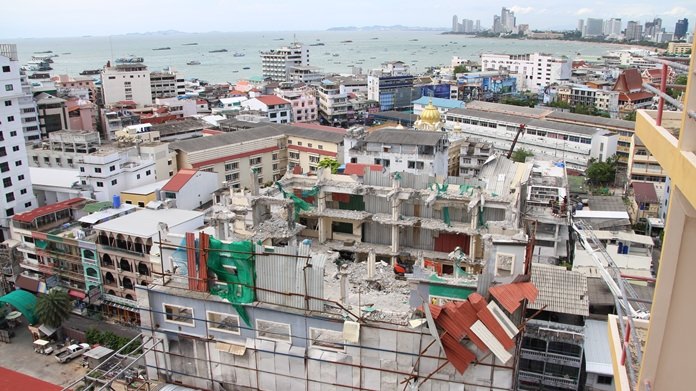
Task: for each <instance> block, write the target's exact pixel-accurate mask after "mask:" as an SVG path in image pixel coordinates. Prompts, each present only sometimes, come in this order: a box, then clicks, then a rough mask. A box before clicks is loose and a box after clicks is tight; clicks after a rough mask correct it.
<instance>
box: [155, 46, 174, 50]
mask: <svg viewBox="0 0 696 391" xmlns="http://www.w3.org/2000/svg"><path fill="white" fill-rule="evenodd" d="M152 50H171V48H170V47H169V46H165V47H162V48H154V49H152Z"/></svg>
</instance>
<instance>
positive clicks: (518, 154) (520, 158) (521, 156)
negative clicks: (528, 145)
mask: <svg viewBox="0 0 696 391" xmlns="http://www.w3.org/2000/svg"><path fill="white" fill-rule="evenodd" d="M531 156H534V154H533V153H532V151H528V150H526V149H524V148H520V149H518V150H516V151H514V152H513V153H512V156H510V158H511V159H512V160H513V161H515V162H518V163H524V162H525V160H527V158H528V157H531Z"/></svg>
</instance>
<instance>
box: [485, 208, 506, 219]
mask: <svg viewBox="0 0 696 391" xmlns="http://www.w3.org/2000/svg"><path fill="white" fill-rule="evenodd" d="M483 220H484V221H505V209H501V208H490V207H487V206H485V207H484V208H483Z"/></svg>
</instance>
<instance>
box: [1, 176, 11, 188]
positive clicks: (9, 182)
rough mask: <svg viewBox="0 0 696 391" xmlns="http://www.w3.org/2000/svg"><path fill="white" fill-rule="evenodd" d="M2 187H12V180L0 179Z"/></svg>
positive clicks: (8, 178)
mask: <svg viewBox="0 0 696 391" xmlns="http://www.w3.org/2000/svg"><path fill="white" fill-rule="evenodd" d="M2 185H3V187H5V188H8V187H10V186H12V178H10V177H7V178H2Z"/></svg>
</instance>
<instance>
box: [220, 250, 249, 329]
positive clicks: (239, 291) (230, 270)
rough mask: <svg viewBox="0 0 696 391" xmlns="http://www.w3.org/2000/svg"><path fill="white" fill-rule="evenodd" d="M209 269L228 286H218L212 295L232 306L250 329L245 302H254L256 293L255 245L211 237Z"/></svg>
mask: <svg viewBox="0 0 696 391" xmlns="http://www.w3.org/2000/svg"><path fill="white" fill-rule="evenodd" d="M210 250H211V251H210V253H209V254H208V270H211V271H212V272H214V273H215V275H216V276H217V278H218V279H219V280H221V281H224V282H225V283H226V285H227V286H226V287H222V286H220V285H215V286H212V287H211V288H210V293H212V294H214V295H217V296H220V297H222V298H223V299H226V300H228V301H229V302H230V303H232V306H233V307H234V309H235V310H236V311H237V313H238V314H239V317H240V318H242V320H243V321H244V323H246V324H247V326H251V324H250V319H249V315H248V314H247V312H246V309H245V308H244V306H242V305H240V304H242V303H253V302H254V300H256V294H255V293H254V281H255V279H256V276H255V275H254V251H253V250H254V246H253V243H252V242H251V241H245V242H234V243H229V244H227V243H223V242H221V241H219V240H217V239H215V238H212V237H211V238H210Z"/></svg>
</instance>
